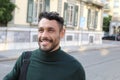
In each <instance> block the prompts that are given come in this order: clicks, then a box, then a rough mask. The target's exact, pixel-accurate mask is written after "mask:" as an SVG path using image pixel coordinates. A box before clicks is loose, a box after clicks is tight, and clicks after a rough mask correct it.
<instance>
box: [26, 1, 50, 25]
mask: <svg viewBox="0 0 120 80" xmlns="http://www.w3.org/2000/svg"><path fill="white" fill-rule="evenodd" d="M49 4H50V0H28V14H27V22H29V23H33V24H37V23H38V16H39V13H40V12H42V11H49V8H50V7H49V6H50V5H49Z"/></svg>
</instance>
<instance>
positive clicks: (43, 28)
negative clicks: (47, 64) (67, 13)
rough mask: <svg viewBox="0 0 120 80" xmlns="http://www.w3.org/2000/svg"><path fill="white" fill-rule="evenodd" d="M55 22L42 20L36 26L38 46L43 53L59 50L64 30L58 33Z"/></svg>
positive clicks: (58, 29) (57, 25)
mask: <svg viewBox="0 0 120 80" xmlns="http://www.w3.org/2000/svg"><path fill="white" fill-rule="evenodd" d="M59 27H60V26H59V24H58V23H57V21H56V20H48V19H46V18H42V19H41V20H40V22H39V24H38V44H39V48H40V49H41V50H43V51H48V52H51V51H54V50H56V49H58V48H59V43H60V39H61V38H62V37H63V36H64V32H65V31H64V29H63V30H61V31H60V28H59Z"/></svg>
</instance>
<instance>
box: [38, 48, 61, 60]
mask: <svg viewBox="0 0 120 80" xmlns="http://www.w3.org/2000/svg"><path fill="white" fill-rule="evenodd" d="M60 51H61V48H60V47H59V49H57V50H55V51H52V52H45V51H42V50H40V49H39V50H38V54H39V59H40V60H41V61H45V62H56V61H58V60H59V59H60V54H61V53H60Z"/></svg>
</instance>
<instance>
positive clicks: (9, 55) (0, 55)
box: [0, 41, 120, 62]
mask: <svg viewBox="0 0 120 80" xmlns="http://www.w3.org/2000/svg"><path fill="white" fill-rule="evenodd" d="M115 47H120V41H103V43H102V44H89V45H82V46H61V48H62V49H63V50H64V51H66V52H68V53H74V52H76V51H89V50H96V49H105V48H115ZM32 50H35V48H34V49H19V50H5V51H0V62H1V61H9V60H16V59H17V58H18V57H19V56H20V55H21V54H22V52H24V51H32Z"/></svg>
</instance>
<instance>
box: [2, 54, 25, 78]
mask: <svg viewBox="0 0 120 80" xmlns="http://www.w3.org/2000/svg"><path fill="white" fill-rule="evenodd" d="M22 56H23V55H21V56H20V57H19V58H18V59H17V61H16V63H15V65H14V67H13V69H12V71H11V72H10V73H8V74H7V75H6V76H5V77H4V78H3V80H18V78H19V73H20V68H21V63H22V58H23V57H22Z"/></svg>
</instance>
